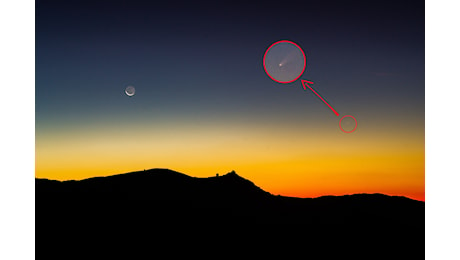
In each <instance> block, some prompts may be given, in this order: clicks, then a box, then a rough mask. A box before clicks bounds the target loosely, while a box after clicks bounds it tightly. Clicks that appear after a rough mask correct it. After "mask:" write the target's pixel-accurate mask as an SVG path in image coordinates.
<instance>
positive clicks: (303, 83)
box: [300, 79, 339, 116]
mask: <svg viewBox="0 0 460 260" xmlns="http://www.w3.org/2000/svg"><path fill="white" fill-rule="evenodd" d="M300 81H302V85H303V88H304V89H305V90H307V87H308V88H309V89H310V90H311V91H313V93H315V94H316V95H317V96H318V97H319V98H320V99H321V100H322V101H323V102H324V103H326V105H327V106H328V107H329V108H330V109H332V112H334V114H335V115H336V116H339V113H337V111H335V109H333V108H332V107H331V105H329V103H327V102H326V100H324V99H323V98H322V97H321V96H320V95H319V94H318V93H317V92H316V91H315V90H314V89H313V88H312V87H310V85H308V83H310V84H313V82H311V81H306V80H303V79H302V80H300ZM305 85H306V86H307V87H305Z"/></svg>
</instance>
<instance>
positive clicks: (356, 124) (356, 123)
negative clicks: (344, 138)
mask: <svg viewBox="0 0 460 260" xmlns="http://www.w3.org/2000/svg"><path fill="white" fill-rule="evenodd" d="M345 117H351V118H353V119H354V120H355V128H353V130H351V131H345V130H343V128H342V119H344V118H345ZM339 127H340V130H342V131H343V132H344V133H352V132H354V131H355V130H356V128H357V127H358V121H356V118H355V117H354V116H350V115H346V116H343V117H342V118H340V121H339Z"/></svg>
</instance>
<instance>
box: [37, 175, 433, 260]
mask: <svg viewBox="0 0 460 260" xmlns="http://www.w3.org/2000/svg"><path fill="white" fill-rule="evenodd" d="M35 183H36V186H35V195H36V197H35V198H36V213H35V214H36V257H37V259H42V258H43V259H50V258H56V259H67V258H70V257H83V258H85V259H108V258H113V257H121V258H129V259H140V258H142V259H144V258H147V259H150V258H152V259H177V258H183V256H187V258H192V257H200V258H202V257H206V258H212V259H221V258H227V257H237V258H241V259H247V258H250V259H261V258H270V259H271V258H277V259H296V258H299V259H357V258H360V259H382V258H386V259H423V258H424V250H425V246H424V240H425V227H424V222H425V217H424V214H425V203H424V202H422V201H416V200H412V199H409V198H406V197H398V196H387V195H383V194H354V195H346V196H324V197H319V198H293V197H284V196H278V195H272V194H270V193H268V192H266V191H264V190H262V189H260V188H259V187H257V186H256V185H255V184H254V183H252V182H251V181H249V180H247V179H244V178H242V177H241V176H239V175H238V174H237V173H235V172H230V173H227V174H225V175H222V176H213V177H209V178H196V177H190V176H188V175H185V174H182V173H179V172H175V171H172V170H168V169H151V170H145V171H140V172H132V173H126V174H119V175H113V176H108V177H95V178H90V179H85V180H81V181H64V182H61V181H55V180H47V179H36V180H35ZM165 254H166V255H165Z"/></svg>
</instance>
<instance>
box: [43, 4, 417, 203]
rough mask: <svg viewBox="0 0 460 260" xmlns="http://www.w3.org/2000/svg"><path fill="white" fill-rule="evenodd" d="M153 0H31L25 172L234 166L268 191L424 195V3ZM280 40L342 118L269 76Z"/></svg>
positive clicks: (192, 170) (202, 173)
mask: <svg viewBox="0 0 460 260" xmlns="http://www.w3.org/2000/svg"><path fill="white" fill-rule="evenodd" d="M156 2H157V1H45V0H42V1H38V2H37V3H36V42H35V44H36V86H35V93H36V102H35V103H36V106H35V119H36V144H35V145H36V146H35V147H36V162H35V166H36V173H35V174H36V177H39V178H49V179H58V180H68V179H83V178H88V177H93V176H105V175H112V174H117V173H124V172H130V171H136V170H143V169H150V168H170V169H172V170H176V171H179V172H183V173H186V174H188V175H191V176H196V177H207V176H212V175H215V174H216V173H220V174H224V173H227V172H229V171H231V170H235V171H236V172H237V173H238V174H239V175H241V176H243V177H245V178H247V179H250V180H251V181H253V182H254V183H255V184H256V185H258V186H259V187H261V188H263V189H264V190H266V191H269V192H271V193H273V194H281V195H287V196H297V197H316V196H321V195H331V194H332V195H342V194H352V193H364V192H365V193H375V192H378V193H385V194H389V195H403V196H407V197H410V198H414V199H419V200H424V196H425V192H424V175H425V149H424V146H425V142H424V140H425V130H424V125H425V122H424V117H425V105H424V99H425V79H424V78H425V70H424V66H425V63H424V59H425V55H424V52H425V45H424V41H425V39H424V37H425V35H424V30H425V28H424V2H423V1H415V2H414V1H394V2H392V1H354V2H349V1H332V2H331V1H301V2H288V1H279V2H261V3H257V4H256V3H244V4H235V3H230V2H229V3H225V2H219V1H214V2H196V1H190V2H188V3H187V2H185V3H182V2H178V1H165V2H162V3H156ZM275 3H276V4H275ZM279 40H290V41H293V42H295V43H297V44H298V45H299V46H300V47H301V48H302V49H303V51H304V52H305V55H306V56H307V67H306V70H305V72H304V73H303V75H302V77H300V79H305V80H309V81H313V82H314V85H312V87H313V88H315V90H316V91H317V92H318V93H320V94H321V95H322V96H323V97H324V98H325V99H326V100H327V101H328V102H329V103H330V104H331V106H332V107H334V109H335V110H337V112H338V113H339V114H340V116H339V117H337V116H336V115H334V113H332V111H331V110H330V109H329V108H328V107H327V106H326V105H325V104H324V103H323V102H322V101H321V100H320V99H319V98H318V97H317V96H315V95H314V94H313V93H312V92H311V91H310V90H308V91H305V90H304V89H303V87H302V85H301V82H300V79H299V80H297V81H295V82H293V83H288V84H280V83H277V82H275V81H273V80H271V79H270V78H269V77H268V76H267V74H266V73H265V71H264V68H263V65H262V62H263V56H264V53H265V51H266V49H267V48H268V47H269V46H270V45H271V44H273V43H274V42H276V41H279ZM128 85H133V86H135V88H136V95H135V96H134V97H127V96H126V95H125V93H124V89H125V88H126V86H128ZM343 115H353V116H354V117H355V118H356V119H357V122H358V128H357V130H356V131H355V132H353V133H350V134H347V133H344V132H342V131H341V130H340V128H339V119H340V118H341V117H342V116H343Z"/></svg>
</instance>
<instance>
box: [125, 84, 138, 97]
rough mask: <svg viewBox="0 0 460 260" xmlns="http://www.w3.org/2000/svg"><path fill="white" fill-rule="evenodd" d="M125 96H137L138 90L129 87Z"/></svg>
mask: <svg viewBox="0 0 460 260" xmlns="http://www.w3.org/2000/svg"><path fill="white" fill-rule="evenodd" d="M125 94H126V95H128V96H129V97H132V96H134V94H136V89H135V88H134V87H133V86H127V87H126V89H125Z"/></svg>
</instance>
